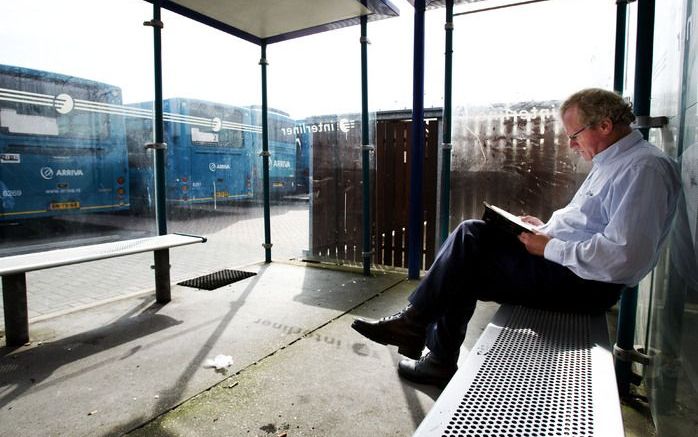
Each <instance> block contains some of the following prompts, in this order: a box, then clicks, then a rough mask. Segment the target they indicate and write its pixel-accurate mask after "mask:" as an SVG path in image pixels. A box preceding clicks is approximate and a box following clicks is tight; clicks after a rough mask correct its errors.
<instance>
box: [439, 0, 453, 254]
mask: <svg viewBox="0 0 698 437" xmlns="http://www.w3.org/2000/svg"><path fill="white" fill-rule="evenodd" d="M445 29H446V52H445V54H444V61H445V68H444V72H445V78H444V83H445V87H444V114H443V120H444V121H443V123H444V126H443V143H442V144H441V198H440V202H439V205H440V209H439V219H440V223H439V243H440V244H443V242H444V241H446V238H447V237H448V232H449V230H450V227H449V217H450V214H451V203H450V202H451V97H452V94H453V92H452V78H453V0H446V25H445Z"/></svg>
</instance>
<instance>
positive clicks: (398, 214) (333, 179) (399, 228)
mask: <svg viewBox="0 0 698 437" xmlns="http://www.w3.org/2000/svg"><path fill="white" fill-rule="evenodd" d="M305 124H306V125H310V126H311V127H313V128H314V129H315V130H317V132H315V131H314V132H313V141H312V145H313V146H312V147H313V149H312V150H313V152H312V156H313V157H312V193H311V223H312V224H311V226H312V228H311V230H310V234H311V236H310V240H311V248H310V252H311V253H312V256H311V258H314V259H319V260H324V261H332V262H338V263H361V262H362V257H361V252H362V251H363V247H362V232H363V229H362V216H363V215H362V214H363V209H362V193H363V189H362V187H363V181H362V171H361V168H362V167H361V123H360V122H359V121H356V120H353V121H351V122H349V121H347V119H345V118H343V119H339V118H337V119H332V120H328V119H327V118H324V119H322V118H313V119H309V120H306V121H305ZM329 125H331V126H329ZM332 126H333V127H332ZM375 126H376V127H375V146H376V149H375V155H374V156H373V157H372V159H373V162H374V166H373V168H372V169H371V181H372V184H373V186H372V189H371V212H372V217H371V229H372V235H373V238H372V250H373V254H374V255H373V262H374V263H375V264H382V265H385V266H394V267H405V266H406V265H407V260H406V255H407V232H408V229H407V227H408V199H409V186H410V177H409V175H410V172H409V162H410V158H411V151H410V148H411V126H412V123H411V121H410V120H402V119H399V120H398V119H389V120H381V119H379V120H378V121H377V122H376V125H375ZM425 127H426V140H425V151H424V176H423V190H422V194H423V204H422V206H423V223H422V226H423V229H422V235H423V242H424V243H423V245H422V254H423V255H422V262H421V268H422V269H424V268H427V267H428V266H429V265H431V262H432V260H433V258H434V250H435V247H434V245H435V225H436V183H437V181H436V174H437V155H438V149H437V147H438V130H439V129H438V121H436V120H431V121H428V122H426V123H425Z"/></svg>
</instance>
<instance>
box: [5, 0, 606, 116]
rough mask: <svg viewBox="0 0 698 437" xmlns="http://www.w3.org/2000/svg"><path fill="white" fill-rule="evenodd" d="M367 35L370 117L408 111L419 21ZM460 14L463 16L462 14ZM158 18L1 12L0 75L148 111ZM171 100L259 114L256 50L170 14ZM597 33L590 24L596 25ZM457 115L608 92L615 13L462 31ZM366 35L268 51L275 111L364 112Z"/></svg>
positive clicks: (534, 12)
mask: <svg viewBox="0 0 698 437" xmlns="http://www.w3.org/2000/svg"><path fill="white" fill-rule="evenodd" d="M392 2H393V3H394V4H395V5H396V6H397V7H398V8H399V9H400V16H399V17H397V18H390V19H386V20H381V21H377V22H371V23H369V26H368V37H369V39H370V41H371V44H370V46H369V59H368V68H369V79H368V89H369V109H370V110H372V111H375V110H388V109H405V108H411V106H412V70H413V63H412V52H413V24H414V23H413V21H414V17H413V13H412V11H413V9H412V6H411V5H410V4H409V3H408V2H407V1H404V0H393V1H392ZM461 9H462V7H459V6H457V7H456V12H458V11H459V10H461ZM151 16H152V6H151V5H150V3H147V2H145V1H143V0H98V1H96V0H32V1H17V0H0V39H1V40H2V41H3V44H2V45H0V63H3V64H10V65H20V66H24V67H29V68H36V69H41V70H47V71H54V72H59V73H64V74H70V75H74V76H78V77H84V78H89V79H93V80H97V81H101V82H106V83H109V84H113V85H117V86H119V87H121V88H122V92H123V99H124V102H125V103H133V102H139V101H147V100H152V96H153V91H152V90H153V79H152V66H153V53H152V33H153V32H152V29H151V28H149V27H145V26H143V24H142V23H143V21H147V20H149V19H150V18H151ZM162 19H163V21H164V23H165V28H164V29H163V37H162V38H163V93H164V95H165V97H175V96H177V97H194V98H200V99H204V100H213V101H217V102H224V103H230V104H235V105H251V104H260V103H261V80H260V67H259V65H258V62H259V58H260V48H259V47H258V46H256V45H254V44H252V43H248V42H246V41H243V40H241V39H239V38H236V37H234V36H231V35H227V34H225V33H223V32H220V31H217V30H215V29H211V28H208V27H206V26H204V25H202V24H199V23H196V22H193V21H191V20H189V19H186V18H184V17H181V16H178V15H176V14H174V13H170V12H168V11H163V16H162ZM444 21H445V11H444V9H443V8H439V9H435V10H430V11H427V13H426V23H425V25H426V39H425V96H424V102H425V106H427V107H430V106H442V105H443V95H444V85H443V83H444V30H443V29H444ZM589 23H592V24H591V25H589ZM454 25H455V30H454V55H453V56H454V58H453V59H454V68H453V77H454V80H453V81H454V86H453V95H454V97H453V102H454V105H456V106H468V105H487V104H492V103H502V102H512V103H513V102H519V101H526V100H549V99H563V98H564V97H566V96H567V95H569V94H570V93H572V92H574V91H575V90H577V89H579V88H582V87H587V86H603V87H610V86H611V85H612V68H613V38H614V26H615V5H614V4H613V2H609V1H608V0H550V1H547V2H541V3H535V4H531V5H525V6H519V7H515V8H508V9H503V10H499V11H492V12H482V13H478V14H472V15H465V16H460V17H456V18H455V19H454ZM359 37H360V28H359V27H358V26H353V27H349V28H345V29H340V30H336V31H332V32H325V33H322V34H318V35H314V36H308V37H303V38H298V39H295V40H291V41H285V42H281V43H277V44H272V45H270V46H269V47H268V48H267V59H268V61H269V66H268V89H269V94H268V95H269V104H270V106H271V107H274V108H277V109H281V110H283V111H286V112H288V113H290V114H291V115H292V116H294V117H296V118H301V117H306V116H309V115H318V114H331V113H338V114H341V113H346V112H359V111H360V110H361V79H360V72H361V70H360V69H361V66H360V43H359Z"/></svg>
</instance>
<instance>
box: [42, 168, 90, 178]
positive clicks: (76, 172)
mask: <svg viewBox="0 0 698 437" xmlns="http://www.w3.org/2000/svg"><path fill="white" fill-rule="evenodd" d="M39 173H40V174H41V177H42V178H44V179H53V177H54V176H70V177H74V176H85V174H84V173H83V172H82V170H81V169H79V168H78V169H73V168H60V169H58V170H56V171H55V172H54V171H53V169H52V168H51V167H41V170H39Z"/></svg>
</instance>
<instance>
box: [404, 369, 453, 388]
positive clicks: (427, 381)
mask: <svg viewBox="0 0 698 437" xmlns="http://www.w3.org/2000/svg"><path fill="white" fill-rule="evenodd" d="M397 373H398V375H400V377H401V378H403V379H406V380H408V381H410V382H414V383H417V384H423V385H433V386H436V387H438V388H440V389H441V390H443V389H445V388H446V386H447V385H448V383H449V382H450V381H451V379H452V378H453V376H451V377H450V378H448V379H442V378H430V377H428V376H424V377H422V376H415V375H413V374H412V373H409V372H407V371H405V370H402V368H401V367H399V366H398V368H397ZM454 374H455V372H454Z"/></svg>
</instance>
